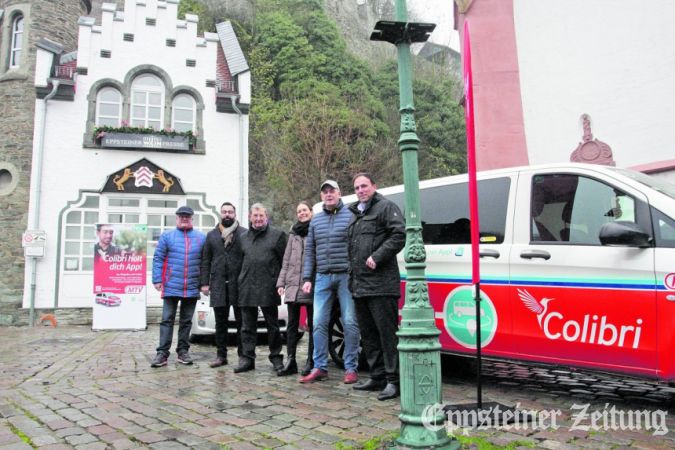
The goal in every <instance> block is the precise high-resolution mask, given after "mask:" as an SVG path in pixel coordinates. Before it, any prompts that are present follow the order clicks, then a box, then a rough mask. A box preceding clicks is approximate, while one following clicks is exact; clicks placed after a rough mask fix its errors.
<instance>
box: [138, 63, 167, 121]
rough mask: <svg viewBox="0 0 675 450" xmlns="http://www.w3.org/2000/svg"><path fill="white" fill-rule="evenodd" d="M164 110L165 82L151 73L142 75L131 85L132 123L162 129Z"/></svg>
mask: <svg viewBox="0 0 675 450" xmlns="http://www.w3.org/2000/svg"><path fill="white" fill-rule="evenodd" d="M163 111H164V83H162V80H160V79H159V78H158V77H156V76H154V75H150V74H145V75H141V76H139V77H138V78H136V79H135V80H134V82H133V83H132V85H131V125H132V126H135V127H141V128H154V129H155V130H161V129H162V127H163V126H164V123H163V116H164V114H163Z"/></svg>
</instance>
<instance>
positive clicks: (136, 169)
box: [102, 158, 185, 195]
mask: <svg viewBox="0 0 675 450" xmlns="http://www.w3.org/2000/svg"><path fill="white" fill-rule="evenodd" d="M102 192H115V193H117V194H119V193H120V192H124V193H130V194H136V193H142V194H173V195H185V192H184V191H183V187H182V186H181V185H180V181H179V180H178V178H177V177H176V176H175V175H173V174H171V173H169V172H167V171H165V170H164V169H162V168H161V167H159V166H157V165H156V164H154V163H153V162H151V161H149V160H147V159H146V158H143V159H141V160H139V161H136V162H135V163H133V164H131V165H130V166H127V167H124V168H122V169H120V170H118V171H117V172H115V173H113V174H111V175H109V176H108V179H107V180H106V183H105V186H103V189H102Z"/></svg>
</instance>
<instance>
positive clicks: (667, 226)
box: [343, 163, 675, 381]
mask: <svg viewBox="0 0 675 450" xmlns="http://www.w3.org/2000/svg"><path fill="white" fill-rule="evenodd" d="M378 191H379V192H380V193H382V194H383V195H385V196H386V197H387V198H389V199H390V200H393V201H394V202H395V203H397V204H398V205H399V206H400V207H401V210H402V211H405V198H404V193H403V186H395V187H390V188H384V189H379V190H378ZM478 195H479V204H480V206H479V210H480V213H479V214H480V255H481V291H482V294H481V295H482V297H481V298H482V300H483V301H481V311H480V314H481V344H482V346H481V348H482V351H483V354H484V355H488V356H494V357H503V358H509V359H519V360H531V361H539V362H545V363H553V364H562V365H568V366H579V367H589V368H595V369H601V370H608V371H615V372H621V373H627V374H632V375H641V376H646V377H652V378H659V379H662V380H666V381H675V358H673V357H671V355H672V354H673V352H674V351H675V186H674V185H672V184H669V183H666V182H664V181H660V180H659V179H656V178H653V177H650V176H647V175H644V174H641V173H637V172H633V171H629V170H624V169H617V168H613V167H605V166H596V165H583V164H572V163H570V164H563V165H548V166H538V167H537V166H530V167H520V168H510V169H503V170H495V171H489V172H482V173H479V174H478ZM343 200H344V201H345V203H350V202H353V201H354V200H355V199H354V197H353V196H348V197H345V198H344V199H343ZM420 203H421V214H422V217H421V221H422V224H423V233H422V234H423V239H424V243H425V247H426V252H427V267H426V275H427V280H428V283H429V296H430V300H431V306H432V307H433V309H434V311H435V316H436V325H437V326H438V328H439V330H440V331H441V336H440V341H441V345H442V349H443V351H445V352H450V353H461V354H473V353H474V352H475V341H476V337H475V333H476V320H475V319H476V317H475V311H473V312H472V311H471V308H468V307H467V304H469V303H468V302H471V300H472V294H471V288H470V283H471V248H470V234H469V229H470V222H469V205H468V177H467V175H459V176H453V177H446V178H439V179H435V180H429V181H424V182H421V183H420ZM398 257H399V267H400V269H401V285H402V287H401V292H402V293H404V289H405V279H406V274H405V263H404V261H403V253H401V254H399V256H398ZM402 303H403V301H401V305H402ZM471 304H472V302H471Z"/></svg>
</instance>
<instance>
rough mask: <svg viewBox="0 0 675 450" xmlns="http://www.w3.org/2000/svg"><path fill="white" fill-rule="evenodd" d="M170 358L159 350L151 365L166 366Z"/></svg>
mask: <svg viewBox="0 0 675 450" xmlns="http://www.w3.org/2000/svg"><path fill="white" fill-rule="evenodd" d="M167 359H169V358H168V357H167V356H166V355H165V354H164V353H162V352H157V354H156V355H155V359H153V360H152V362H151V363H150V367H164V366H166V360H167Z"/></svg>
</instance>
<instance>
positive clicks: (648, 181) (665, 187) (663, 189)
mask: <svg viewBox="0 0 675 450" xmlns="http://www.w3.org/2000/svg"><path fill="white" fill-rule="evenodd" d="M611 169H612V170H614V171H615V172H618V173H620V174H621V175H625V176H627V177H628V178H630V179H632V180H635V181H637V182H638V183H642V184H644V185H645V186H647V187H650V188H652V189H654V190H655V191H658V192H660V193H662V194H664V195H667V196H668V197H670V198H672V199H675V184H671V183H668V182H667V181H664V180H661V179H659V178H656V177H651V176H649V175H645V174H644V173H641V172H635V171H634V170H626V169H618V168H616V167H611Z"/></svg>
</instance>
